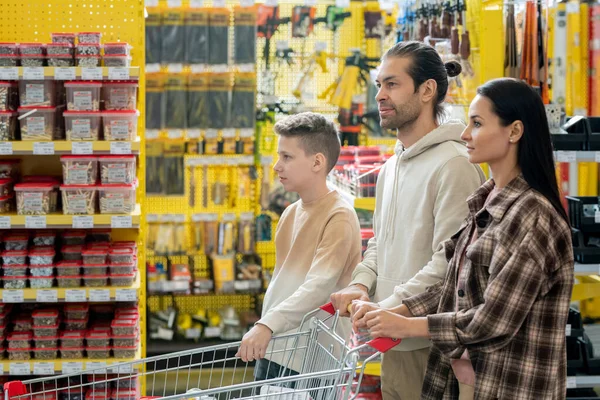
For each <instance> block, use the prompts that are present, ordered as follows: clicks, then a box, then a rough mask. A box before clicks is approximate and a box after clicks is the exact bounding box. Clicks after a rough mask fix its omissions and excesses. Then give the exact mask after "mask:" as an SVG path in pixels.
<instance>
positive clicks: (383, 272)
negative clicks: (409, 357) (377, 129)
mask: <svg viewBox="0 0 600 400" xmlns="http://www.w3.org/2000/svg"><path fill="white" fill-rule="evenodd" d="M463 129H464V125H463V124H462V122H460V121H454V120H453V121H448V122H447V123H445V124H443V125H441V126H440V127H438V128H437V129H435V130H433V131H432V132H430V133H429V134H427V135H426V136H425V137H423V138H422V139H420V140H419V141H418V142H417V143H415V144H414V145H412V146H411V147H409V148H408V149H403V147H402V145H401V144H400V143H398V145H397V146H396V154H395V155H394V156H393V157H392V158H390V159H389V160H388V161H387V162H386V163H385V165H384V166H383V167H382V169H381V171H380V172H379V179H378V181H377V193H376V203H375V214H374V215H373V229H374V231H375V236H374V237H373V238H372V239H371V240H370V241H369V245H368V247H367V250H366V252H365V254H364V259H363V261H362V262H361V263H360V264H358V266H357V267H356V269H355V270H354V273H353V275H352V283H353V284H356V283H360V284H363V285H365V286H366V287H367V288H369V295H371V296H372V297H373V299H374V301H376V302H378V303H379V304H380V306H381V307H383V308H391V307H394V306H398V305H400V304H402V299H405V298H408V297H410V296H413V295H416V294H418V293H421V292H424V291H425V289H426V288H427V287H429V286H431V285H433V284H435V283H436V282H438V281H440V280H442V279H444V277H445V275H446V270H447V267H448V262H447V261H446V257H445V254H444V251H443V249H442V247H441V244H442V243H443V242H444V241H445V240H446V239H448V238H450V236H452V235H453V234H454V233H456V231H457V230H458V228H459V227H460V224H461V223H462V222H463V220H464V219H465V217H466V216H467V212H468V208H467V202H466V199H467V197H468V196H469V195H471V194H472V193H473V192H474V191H475V190H476V189H477V188H478V187H479V186H480V185H481V184H482V183H483V182H484V180H485V177H484V175H483V172H482V171H481V169H480V168H479V167H478V166H475V165H473V164H471V163H470V162H469V160H468V156H467V149H466V147H465V145H464V144H463V142H462V141H461V140H460V134H461V133H462V131H463ZM429 345H430V343H429V340H427V339H407V340H403V341H402V343H401V344H400V345H399V346H397V347H396V348H395V349H394V350H398V351H411V350H417V349H421V348H425V347H428V346H429Z"/></svg>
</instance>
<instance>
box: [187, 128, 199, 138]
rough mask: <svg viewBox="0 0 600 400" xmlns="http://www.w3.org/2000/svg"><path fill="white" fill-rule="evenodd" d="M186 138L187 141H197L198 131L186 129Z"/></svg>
mask: <svg viewBox="0 0 600 400" xmlns="http://www.w3.org/2000/svg"><path fill="white" fill-rule="evenodd" d="M187 137H188V139H198V138H199V137H200V129H188V130H187Z"/></svg>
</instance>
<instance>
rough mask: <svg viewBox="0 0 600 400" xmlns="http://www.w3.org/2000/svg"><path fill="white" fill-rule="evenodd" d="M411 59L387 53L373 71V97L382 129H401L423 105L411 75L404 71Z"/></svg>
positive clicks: (411, 121)
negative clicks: (375, 94) (388, 55)
mask: <svg viewBox="0 0 600 400" xmlns="http://www.w3.org/2000/svg"><path fill="white" fill-rule="evenodd" d="M411 62H412V61H411V60H410V59H409V58H404V57H387V58H386V59H385V60H384V61H383V62H382V64H381V67H380V69H379V74H378V75H377V81H376V83H377V88H378V89H379V91H378V92H377V96H375V99H376V100H377V103H378V107H379V117H380V125H381V127H382V128H386V129H402V128H403V127H405V126H408V125H411V124H412V123H414V121H416V120H417V118H418V117H419V115H420V114H421V111H422V109H423V106H422V104H421V101H420V99H419V92H418V91H416V92H415V85H414V82H413V79H412V78H411V77H410V75H409V74H408V72H407V71H408V68H409V67H410V63H411Z"/></svg>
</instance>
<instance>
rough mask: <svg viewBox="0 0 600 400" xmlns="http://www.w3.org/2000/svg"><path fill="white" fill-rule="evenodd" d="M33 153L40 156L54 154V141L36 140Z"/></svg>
mask: <svg viewBox="0 0 600 400" xmlns="http://www.w3.org/2000/svg"><path fill="white" fill-rule="evenodd" d="M33 154H37V155H40V156H49V155H52V154H54V142H35V143H34V144H33Z"/></svg>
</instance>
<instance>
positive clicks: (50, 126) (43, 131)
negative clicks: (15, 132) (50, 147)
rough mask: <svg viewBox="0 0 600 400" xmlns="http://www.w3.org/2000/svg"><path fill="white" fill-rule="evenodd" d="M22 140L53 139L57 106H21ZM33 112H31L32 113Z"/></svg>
mask: <svg viewBox="0 0 600 400" xmlns="http://www.w3.org/2000/svg"><path fill="white" fill-rule="evenodd" d="M18 112H19V117H21V116H23V115H25V114H27V116H26V117H24V118H23V119H21V120H20V124H21V140H23V141H36V142H42V141H52V140H53V138H54V129H55V128H56V108H55V107H42V106H39V107H20V108H19V111H18ZM30 113H31V114H30Z"/></svg>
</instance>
